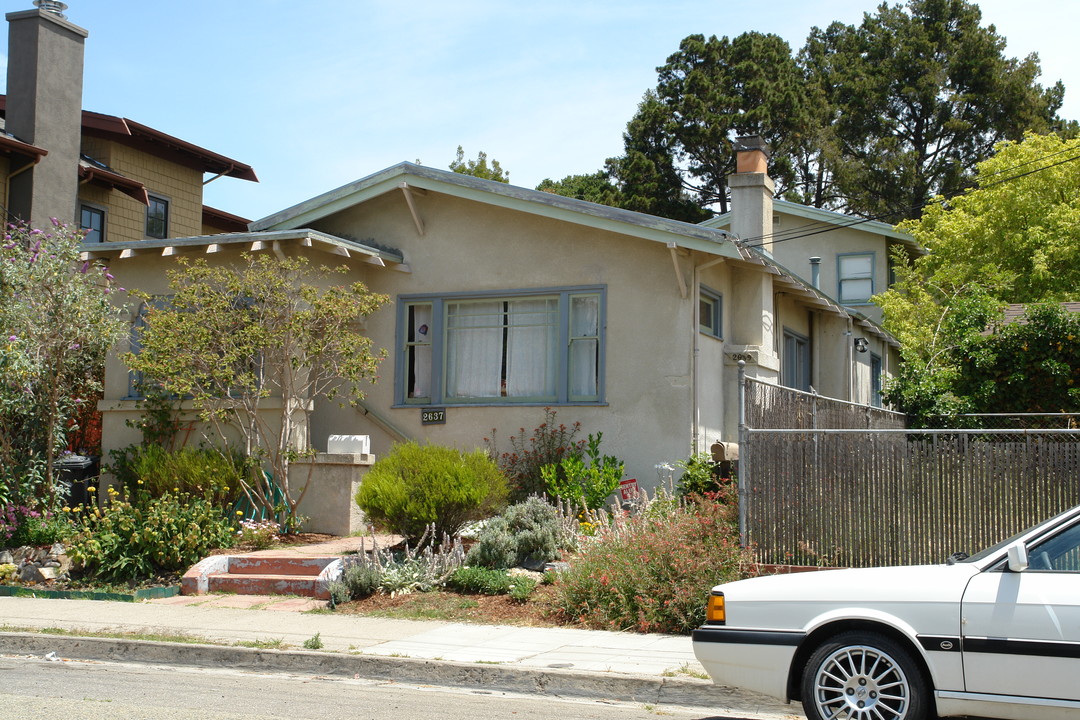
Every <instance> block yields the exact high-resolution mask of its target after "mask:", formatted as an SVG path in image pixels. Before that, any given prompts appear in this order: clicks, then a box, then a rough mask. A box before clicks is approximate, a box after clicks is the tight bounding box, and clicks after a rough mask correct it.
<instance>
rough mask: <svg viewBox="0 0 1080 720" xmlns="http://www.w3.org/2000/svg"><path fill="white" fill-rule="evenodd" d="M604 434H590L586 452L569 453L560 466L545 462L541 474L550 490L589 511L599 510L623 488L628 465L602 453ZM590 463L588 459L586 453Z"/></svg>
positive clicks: (551, 492) (556, 495) (550, 492)
mask: <svg viewBox="0 0 1080 720" xmlns="http://www.w3.org/2000/svg"><path fill="white" fill-rule="evenodd" d="M603 437H604V433H596V435H595V436H594V435H592V434H590V435H589V438H588V440H587V441H586V443H585V451H584V453H581V452H577V453H572V454H570V455H567V456H566V457H564V458H563V459H562V460H560V461H559V464H558V465H545V466H544V467H542V468H540V474H541V475H542V476H543V478H544V483H545V484H546V485H547V491H548V493H549V494H551V495H553V496H554V497H558V498H562V499H563V500H566V501H567V502H569V503H572V504H573V505H575V506H576V507H578V508H580V509H582V510H585V509H588V510H598V509H600V508H601V507H603V506H604V503H605V502H607V499H608V496H610V495H611V493H613V492H615V490H616V489H617V488H618V487H619V481H620V480H621V479H622V476H623V468H624V465H623V463H622V462H620V461H619V460H618V459H616V458H614V457H612V456H610V455H603V456H601V455H600V440H601V439H602V438H603ZM586 455H587V456H588V458H589V462H588V463H586V462H585V456H586Z"/></svg>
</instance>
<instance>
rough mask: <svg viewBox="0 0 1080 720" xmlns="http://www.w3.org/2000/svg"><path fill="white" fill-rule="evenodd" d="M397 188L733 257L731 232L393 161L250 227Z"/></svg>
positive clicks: (298, 221) (290, 222) (306, 221)
mask: <svg viewBox="0 0 1080 720" xmlns="http://www.w3.org/2000/svg"><path fill="white" fill-rule="evenodd" d="M403 187H415V188H421V189H424V190H429V191H432V192H440V193H444V194H448V195H452V196H455V197H460V198H464V199H468V200H473V201H476V202H481V203H485V204H489V205H495V206H500V207H505V208H509V209H514V210H518V211H522V212H526V213H529V214H532V215H540V216H543V217H549V218H554V219H558V220H563V221H566V222H572V223H575V224H580V225H586V226H589V227H593V228H597V229H602V230H607V231H610V232H615V233H620V234H624V235H632V236H637V237H642V238H645V239H649V240H653V241H656V242H661V243H664V244H671V243H674V244H675V245H676V246H678V247H684V248H687V249H690V250H698V251H702V252H706V253H709V254H713V255H720V256H724V257H729V258H737V257H739V254H738V249H737V248H736V247H735V246H734V244H733V243H732V242H731V234H730V233H728V232H726V231H723V230H713V229H711V228H705V227H702V226H700V225H696V224H693V223H683V222H679V221H676V220H667V219H665V218H660V217H655V216H652V215H646V214H644V213H638V212H633V211H631V210H623V209H621V208H613V207H609V206H606V205H598V204H596V203H591V202H587V201H584V200H578V199H576V198H568V197H563V196H561V195H554V194H552V193H545V192H541V191H538V190H530V189H528V188H522V187H517V186H514V185H509V184H507V183H500V182H495V181H491V180H484V179H482V178H475V177H472V176H469V175H462V174H459V173H452V172H448V171H444V170H437V169H435V168H429V167H425V166H422V165H416V164H413V163H399V164H398V165H394V166H392V167H390V168H387V169H385V170H382V171H380V172H377V173H374V174H372V175H369V176H367V177H364V178H361V179H359V180H356V181H354V182H352V183H349V184H347V185H343V186H341V187H339V188H336V189H334V190H331V191H329V192H326V193H323V194H322V195H319V196H316V197H314V198H311V199H310V200H306V201H304V202H302V203H299V204H297V205H294V206H292V207H290V208H287V209H285V210H282V211H281V212H278V213H275V214H273V215H270V216H267V217H265V218H262V219H261V220H256V221H255V222H253V223H252V224H251V227H252V229H254V230H260V229H279V228H289V227H300V226H306V225H310V224H313V223H315V222H317V221H318V220H320V219H322V218H325V217H327V216H329V215H333V214H334V213H337V212H340V211H342V210H345V209H346V208H349V207H352V206H354V205H357V204H359V203H362V202H364V201H366V200H369V199H371V198H373V197H377V196H379V195H383V194H386V193H388V192H392V191H394V190H397V189H401V188H403Z"/></svg>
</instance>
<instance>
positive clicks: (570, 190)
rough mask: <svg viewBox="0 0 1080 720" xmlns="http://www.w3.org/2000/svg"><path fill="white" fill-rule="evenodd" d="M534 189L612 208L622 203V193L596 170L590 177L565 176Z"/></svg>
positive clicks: (608, 178) (604, 175) (547, 181)
mask: <svg viewBox="0 0 1080 720" xmlns="http://www.w3.org/2000/svg"><path fill="white" fill-rule="evenodd" d="M536 189H537V190H540V191H541V192H547V193H552V194H553V195H562V196H563V197H571V198H577V199H578V200H588V201H589V202H593V203H597V204H598V205H609V206H612V207H620V204H621V201H622V193H620V192H619V188H617V187H615V185H614V183H612V182H611V178H610V176H609V174H608V173H607V172H606V171H604V170H597V171H596V172H594V173H592V174H590V175H567V176H566V177H564V178H563V179H562V180H551V179H545V180H544V181H543V182H541V183H540V184H539V185H537V186H536Z"/></svg>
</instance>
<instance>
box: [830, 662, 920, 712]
mask: <svg viewBox="0 0 1080 720" xmlns="http://www.w3.org/2000/svg"><path fill="white" fill-rule="evenodd" d="M814 693H815V697H814V702H815V704H816V705H817V708H818V711H819V712H820V715H821V717H823V718H829V720H834V719H835V720H841V719H843V720H849V719H850V720H903V718H904V717H906V716H907V710H908V701H909V696H910V689H909V687H908V679H907V677H906V676H905V675H904V672H903V670H901V669H900V667H899V666H898V665H897V664H896V661H894V660H893V659H892V658H891V657H889V656H888V655H886V654H885V653H883V652H881V651H880V650H878V649H876V648H872V647H867V646H864V645H858V646H854V647H845V648H841V649H839V650H837V651H836V652H834V653H833V654H832V655H829V657H827V658H826V659H825V662H823V663H822V664H821V667H820V668H819V669H818V674H817V677H816V678H815V682H814Z"/></svg>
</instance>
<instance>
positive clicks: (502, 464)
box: [484, 408, 585, 502]
mask: <svg viewBox="0 0 1080 720" xmlns="http://www.w3.org/2000/svg"><path fill="white" fill-rule="evenodd" d="M580 430H581V423H579V422H575V423H574V424H573V425H571V426H570V427H567V426H566V425H563V424H558V425H557V424H555V411H554V410H552V409H551V408H544V422H542V423H541V424H540V425H539V426H538V427H537V428H536V429H535V430H533V433H532V436H531V437H526V435H525V428H520V430H519V434H517V435H511V436H510V448H511V449H510V451H509V452H504V453H502V454H499V452H498V450H497V449H496V447H495V434H496V431H495V430H494V429H492V431H491V438H485V439H484V440H485V441H486V442H487V443H488V446H489V448H490V453H491V455H492V457H495V456H497V457H498V463H499V468H500V469H501V470H502V471H503V474H505V475H506V478H507V481H508V482H509V483H510V502H521V501H522V500H525V499H526V498H528V497H529V496H531V495H542V494H544V493H545V492H546V491H547V486H546V484H545V483H544V477H543V475H541V473H540V468H542V467H544V466H545V465H558V464H559V461H560V460H562V459H563V458H564V457H566V456H568V455H574V454H580V453H582V452H583V451H584V450H585V441H584V440H574V436H575V435H577V433H578V431H580Z"/></svg>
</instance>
